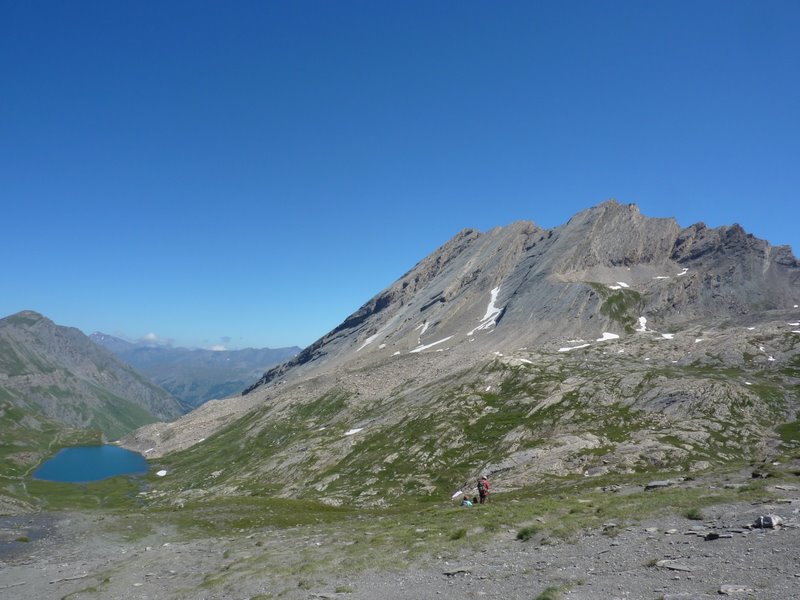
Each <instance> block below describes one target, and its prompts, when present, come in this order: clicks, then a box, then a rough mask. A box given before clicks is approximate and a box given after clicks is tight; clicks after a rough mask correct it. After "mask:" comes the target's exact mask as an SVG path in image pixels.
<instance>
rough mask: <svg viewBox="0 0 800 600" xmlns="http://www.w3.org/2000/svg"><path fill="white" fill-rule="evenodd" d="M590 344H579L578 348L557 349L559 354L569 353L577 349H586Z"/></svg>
mask: <svg viewBox="0 0 800 600" xmlns="http://www.w3.org/2000/svg"><path fill="white" fill-rule="evenodd" d="M589 346H591V344H581V345H580V346H571V347H569V348H559V349H558V351H559V352H569V351H570V350H577V349H578V348H588V347H589Z"/></svg>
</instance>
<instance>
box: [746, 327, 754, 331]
mask: <svg viewBox="0 0 800 600" xmlns="http://www.w3.org/2000/svg"><path fill="white" fill-rule="evenodd" d="M754 329H755V327H748V328H747V331H753V330H754Z"/></svg>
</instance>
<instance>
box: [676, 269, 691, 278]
mask: <svg viewBox="0 0 800 600" xmlns="http://www.w3.org/2000/svg"><path fill="white" fill-rule="evenodd" d="M688 272H689V269H687V268H686V267H684V268H683V271H681V272H680V273H678V274H677V275H675V277H683V276H684V275H686V274H687V273H688Z"/></svg>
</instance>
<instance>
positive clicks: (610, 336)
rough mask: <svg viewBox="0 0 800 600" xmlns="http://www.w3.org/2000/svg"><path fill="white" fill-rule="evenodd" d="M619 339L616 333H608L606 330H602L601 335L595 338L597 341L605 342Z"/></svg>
mask: <svg viewBox="0 0 800 600" xmlns="http://www.w3.org/2000/svg"><path fill="white" fill-rule="evenodd" d="M616 339H619V336H618V335H617V334H616V333H609V332H607V331H604V332H603V337H600V338H597V340H596V341H598V342H606V341H608V340H616Z"/></svg>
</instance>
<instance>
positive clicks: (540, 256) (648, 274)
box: [124, 201, 800, 504]
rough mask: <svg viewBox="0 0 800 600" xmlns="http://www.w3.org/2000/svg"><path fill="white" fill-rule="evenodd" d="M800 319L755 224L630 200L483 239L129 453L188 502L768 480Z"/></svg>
mask: <svg viewBox="0 0 800 600" xmlns="http://www.w3.org/2000/svg"><path fill="white" fill-rule="evenodd" d="M798 304H800V263H798V261H797V259H796V258H795V257H794V255H793V254H792V252H791V249H790V248H789V247H787V246H778V247H773V246H771V245H770V244H769V243H768V242H766V241H764V240H760V239H757V238H755V237H754V236H752V235H750V234H748V233H747V232H746V231H745V230H744V229H743V228H742V227H741V226H739V225H731V226H725V227H719V228H715V229H712V228H708V227H706V226H705V225H703V224H702V223H698V224H695V225H692V226H690V227H686V228H681V227H680V226H679V225H678V224H677V223H676V222H675V220H674V219H667V218H649V217H646V216H643V215H642V214H641V213H640V212H639V209H638V208H637V207H636V206H635V205H623V204H620V203H618V202H615V201H608V202H604V203H602V204H600V205H598V206H595V207H592V208H590V209H587V210H585V211H582V212H580V213H578V214H576V215H575V216H573V217H572V218H571V219H570V220H569V221H568V222H567V223H565V224H563V225H561V226H559V227H555V228H552V229H542V228H540V227H538V226H536V225H535V224H533V223H530V222H519V223H513V224H511V225H508V226H506V227H502V228H501V227H498V228H496V229H493V230H491V231H488V232H485V233H482V232H479V231H475V230H471V229H467V230H464V231H462V232H461V233H459V234H458V235H456V236H455V237H454V238H453V239H451V240H450V241H449V242H447V243H446V244H445V245H444V246H442V247H441V248H439V249H438V250H436V251H435V252H433V253H432V254H431V255H430V256H428V257H427V258H425V259H423V260H422V261H420V262H419V263H418V264H417V265H416V266H414V267H413V268H412V269H411V270H410V271H409V272H408V273H406V274H405V275H403V276H402V277H401V278H400V279H399V280H398V281H397V282H395V283H394V284H392V285H391V286H389V287H388V288H387V289H385V290H383V291H381V292H379V293H378V294H377V295H376V296H375V297H373V298H372V299H371V300H369V301H368V302H367V303H365V304H364V305H363V306H362V307H361V308H360V309H359V310H357V311H356V312H355V313H353V314H352V315H350V316H349V317H347V318H346V319H345V320H344V321H343V322H342V324H341V325H339V326H338V327H336V328H335V329H334V330H333V331H331V332H330V333H328V334H326V335H325V336H323V337H322V338H321V339H319V340H318V341H316V342H315V343H313V344H312V345H311V346H309V347H307V348H305V349H304V350H303V351H302V352H300V353H299V354H298V355H297V356H296V357H294V358H293V359H291V360H289V361H288V362H285V363H283V364H281V365H279V366H276V367H273V368H272V369H270V370H269V371H267V372H266V373H265V374H264V375H263V377H262V378H261V379H260V380H259V381H258V382H257V383H256V384H255V385H253V386H251V387H250V388H249V389H248V390H247V393H246V394H245V395H244V396H242V397H240V398H231V399H228V400H225V401H223V402H219V403H210V404H207V405H205V406H202V407H200V408H199V409H197V410H196V411H193V412H192V413H189V414H187V415H185V416H184V417H182V418H181V419H179V420H178V421H176V422H174V423H166V424H153V425H148V426H145V427H143V428H141V429H139V430H137V431H136V432H135V433H134V434H133V435H131V436H129V437H127V438H125V442H124V443H126V444H127V445H128V446H129V447H132V448H138V449H151V448H152V451H151V453H150V454H149V455H148V456H150V457H152V458H157V459H158V460H159V464H162V465H163V466H164V468H165V469H168V470H169V472H170V473H173V474H174V476H173V477H172V478H171V479H170V480H169V481H164V482H161V483H160V484H159V485H160V487H161V488H162V491H165V492H168V494H167V495H168V496H169V497H170V498H172V499H173V501H178V500H176V498H180V497H182V494H183V493H184V492H183V491H182V490H185V489H187V488H188V487H191V488H192V489H191V490H190V491H191V493H192V494H194V496H192V497H198V496H215V495H216V496H226V495H231V494H236V493H242V494H249V493H253V492H254V490H259V492H258V493H267V494H269V493H275V492H272V491H270V490H269V489H263V490H261V489H260V488H259V487H258V486H259V482H262V481H274V480H279V481H281V486H280V491H279V492H278V493H279V494H281V495H285V496H295V497H305V498H319V499H321V500H324V501H325V502H328V503H332V504H337V503H354V502H355V503H358V504H380V503H382V502H383V501H384V499H387V498H398V497H401V496H408V495H415V494H416V495H421V496H432V497H436V498H447V497H449V495H450V494H451V493H452V492H453V491H455V489H457V488H458V486H460V485H461V482H464V481H469V480H473V481H474V478H475V477H477V476H478V475H480V474H489V475H491V476H492V481H493V483H494V489H496V490H510V489H517V488H522V487H525V486H536V485H540V484H542V483H543V482H546V481H548V480H549V479H550V478H567V479H568V478H575V477H581V478H582V477H592V476H596V477H601V476H603V475H606V474H607V475H608V477H613V476H615V475H616V476H623V475H626V474H637V473H642V474H643V476H652V475H653V474H655V473H663V472H675V471H678V472H681V473H686V472H702V471H704V470H708V469H714V468H717V467H718V466H720V465H730V464H732V463H737V462H738V463H741V462H743V461H755V460H758V461H761V460H765V459H770V457H773V456H779V455H780V453H781V452H787V451H789V450H787V449H791V448H795V449H796V448H798V447H800V433H799V432H800V421H798V420H797V418H798V413H800V399H798V394H797V390H798V385H800V309H799V308H798ZM176 450H182V452H179V453H176V452H174V451H176ZM794 451H797V450H794ZM409 482H411V483H409ZM159 493H160V492H159ZM187 494H188V492H187ZM188 499H189V496H187V498H186V500H187V501H188Z"/></svg>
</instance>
